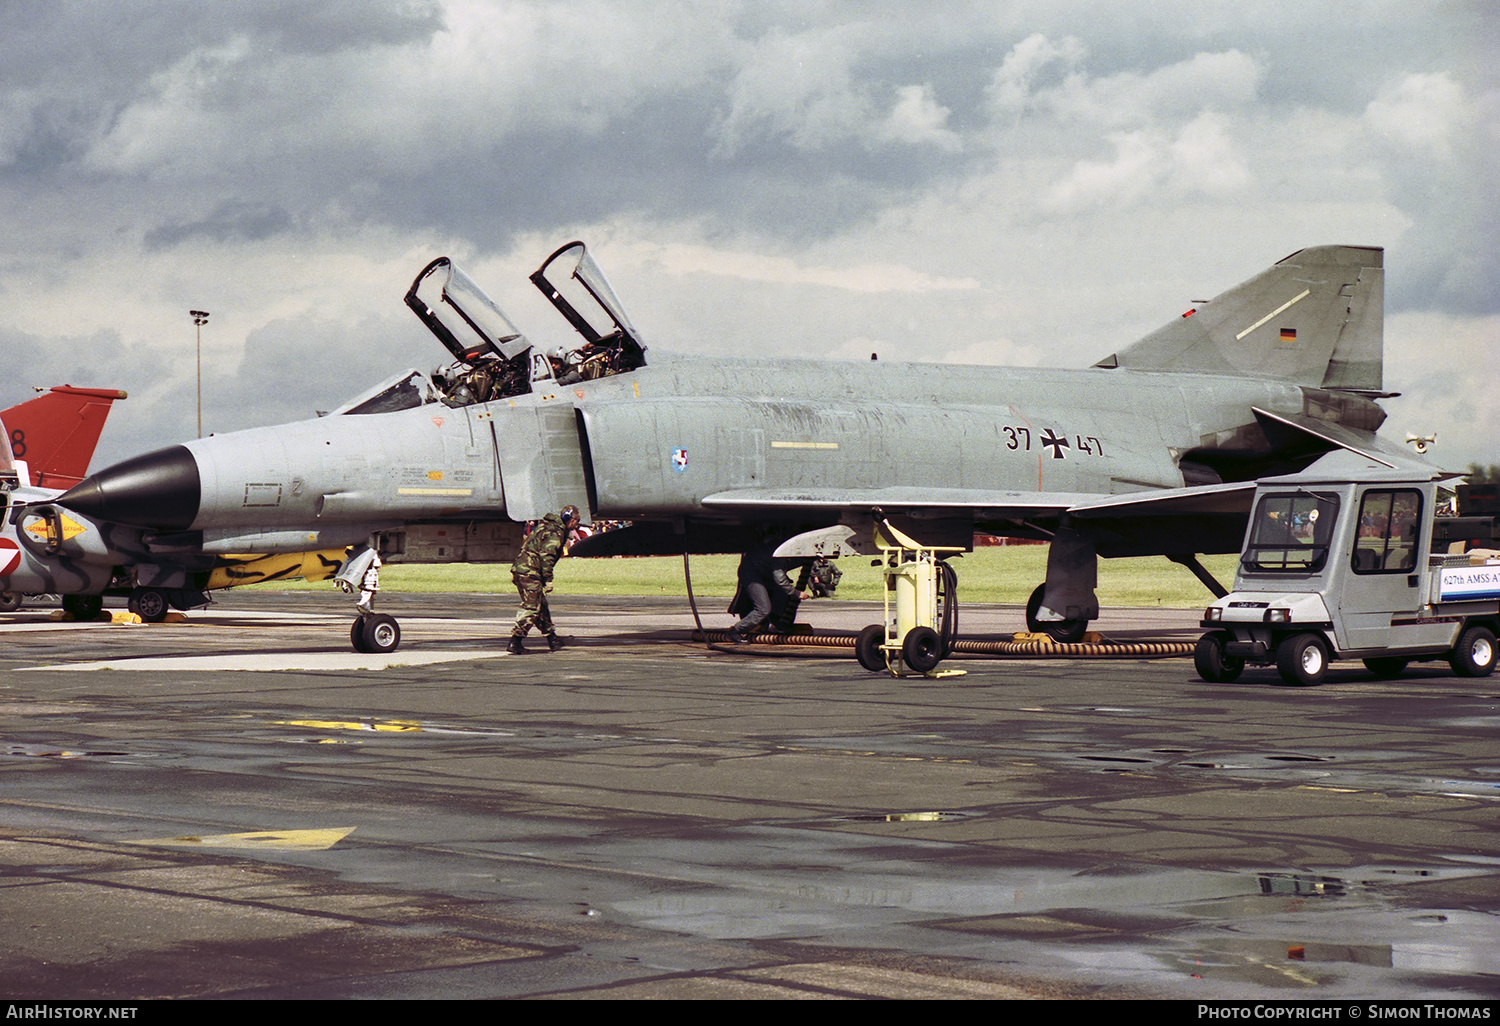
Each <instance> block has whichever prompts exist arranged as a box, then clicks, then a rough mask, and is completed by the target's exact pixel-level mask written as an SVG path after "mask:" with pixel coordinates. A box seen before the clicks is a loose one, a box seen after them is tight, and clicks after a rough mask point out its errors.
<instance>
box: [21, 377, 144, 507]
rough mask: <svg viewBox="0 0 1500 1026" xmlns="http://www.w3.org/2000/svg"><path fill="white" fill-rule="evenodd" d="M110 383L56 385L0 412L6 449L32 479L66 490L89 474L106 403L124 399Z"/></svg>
mask: <svg viewBox="0 0 1500 1026" xmlns="http://www.w3.org/2000/svg"><path fill="white" fill-rule="evenodd" d="M124 398H125V393H124V392H121V391H119V390H117V389H113V388H74V387H73V386H72V385H58V386H57V387H55V388H53V389H52V390H51V391H49V392H46V393H44V394H42V395H39V396H37V397H36V398H35V399H31V400H29V401H27V402H24V403H21V404H19V405H17V406H12V407H11V408H10V409H8V410H5V411H3V412H0V420H3V421H4V422H5V428H6V433H7V437H8V438H9V440H10V447H11V450H12V451H13V452H14V454H15V458H16V459H17V460H25V461H26V464H27V466H28V467H30V469H31V476H32V479H33V482H32V483H33V484H35V485H37V486H38V487H42V488H61V489H68V488H71V487H73V486H74V485H75V484H77V483H78V482H79V481H82V480H83V478H84V475H86V474H87V473H88V467H89V460H91V459H93V458H94V448H95V447H96V446H97V445H98V444H99V434H100V432H102V431H103V430H104V421H105V418H107V417H108V416H109V409H110V405H111V404H112V403H113V402H114V401H115V400H116V399H124Z"/></svg>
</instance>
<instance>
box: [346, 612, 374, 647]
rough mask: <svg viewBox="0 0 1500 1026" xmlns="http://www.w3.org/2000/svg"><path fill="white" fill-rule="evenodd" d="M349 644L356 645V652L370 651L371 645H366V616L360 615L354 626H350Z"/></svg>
mask: <svg viewBox="0 0 1500 1026" xmlns="http://www.w3.org/2000/svg"><path fill="white" fill-rule="evenodd" d="M349 644H351V645H353V646H354V651H356V652H368V651H370V649H369V647H368V646H366V645H365V618H364V617H362V616H361V617H360V618H359V619H358V620H355V621H354V626H352V627H350V628H349Z"/></svg>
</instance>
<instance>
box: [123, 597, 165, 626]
mask: <svg viewBox="0 0 1500 1026" xmlns="http://www.w3.org/2000/svg"><path fill="white" fill-rule="evenodd" d="M169 609H171V604H170V603H169V602H168V601H167V593H166V592H164V591H162V590H161V589H160V588H137V589H135V591H132V592H131V593H130V611H131V612H132V613H135V614H136V615H137V616H139V617H140V618H141V619H142V620H145V621H146V622H147V623H161V622H162V621H163V620H165V619H166V618H167V611H168V610H169Z"/></svg>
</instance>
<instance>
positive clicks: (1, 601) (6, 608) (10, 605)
mask: <svg viewBox="0 0 1500 1026" xmlns="http://www.w3.org/2000/svg"><path fill="white" fill-rule="evenodd" d="M25 601H26V596H24V595H22V594H21V593H20V592H19V591H0V613H14V612H15V611H16V610H17V609H20V608H21V603H22V602H25Z"/></svg>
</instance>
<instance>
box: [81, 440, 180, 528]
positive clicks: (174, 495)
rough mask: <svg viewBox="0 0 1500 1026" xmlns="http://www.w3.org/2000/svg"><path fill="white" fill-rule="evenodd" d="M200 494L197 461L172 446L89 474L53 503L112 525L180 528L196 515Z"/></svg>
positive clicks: (178, 447)
mask: <svg viewBox="0 0 1500 1026" xmlns="http://www.w3.org/2000/svg"><path fill="white" fill-rule="evenodd" d="M202 494H203V489H202V484H201V482H200V480H199V477H198V461H197V460H195V459H193V454H192V453H191V452H189V451H188V450H187V447H186V446H182V445H174V446H172V447H171V448H170V449H158V450H157V451H156V452H148V453H146V454H145V455H144V456H137V457H135V458H134V459H129V460H126V461H125V462H124V463H116V464H115V465H114V466H112V467H106V468H105V469H104V470H101V471H99V473H97V474H91V475H89V476H88V477H86V478H84V479H83V480H82V481H80V482H78V484H76V485H74V486H73V487H72V488H71V489H69V490H68V491H67V492H66V493H64V494H63V495H61V496H59V497H58V499H57V504H58V505H60V506H66V507H67V508H68V509H72V510H77V511H78V512H79V513H82V514H83V515H84V516H86V517H93V518H94V519H95V520H104V521H108V522H109V523H113V524H129V525H130V526H132V527H154V528H157V529H159V530H172V531H183V530H186V529H187V528H189V527H191V526H192V524H193V520H194V519H196V518H197V516H198V502H199V500H200V499H201V498H202Z"/></svg>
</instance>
